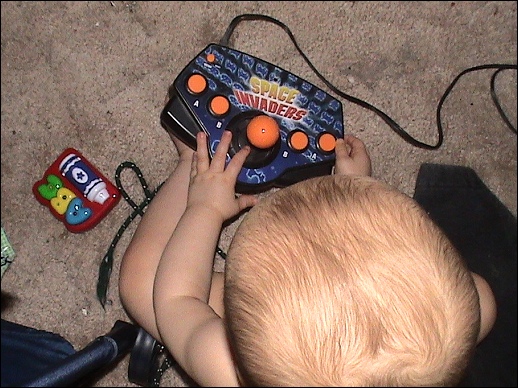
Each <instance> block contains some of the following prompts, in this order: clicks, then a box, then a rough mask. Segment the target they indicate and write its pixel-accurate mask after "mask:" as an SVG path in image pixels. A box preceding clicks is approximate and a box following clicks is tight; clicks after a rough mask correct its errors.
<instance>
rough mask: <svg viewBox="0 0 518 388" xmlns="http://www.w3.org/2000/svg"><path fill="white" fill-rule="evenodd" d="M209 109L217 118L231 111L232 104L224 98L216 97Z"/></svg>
mask: <svg viewBox="0 0 518 388" xmlns="http://www.w3.org/2000/svg"><path fill="white" fill-rule="evenodd" d="M209 108H210V111H211V112H212V114H214V115H215V116H223V115H224V114H226V113H227V112H228V111H229V110H230V102H229V101H228V98H226V97H224V96H214V98H213V99H212V100H210V104H209Z"/></svg>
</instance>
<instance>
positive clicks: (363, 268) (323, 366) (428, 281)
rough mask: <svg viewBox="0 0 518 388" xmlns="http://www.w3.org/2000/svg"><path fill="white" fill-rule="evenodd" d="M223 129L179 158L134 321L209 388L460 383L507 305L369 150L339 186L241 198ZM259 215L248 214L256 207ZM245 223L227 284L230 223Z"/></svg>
mask: <svg viewBox="0 0 518 388" xmlns="http://www.w3.org/2000/svg"><path fill="white" fill-rule="evenodd" d="M231 136H232V135H231V133H230V132H228V131H225V132H224V134H223V136H222V138H221V141H220V143H219V146H218V147H217V149H216V152H215V154H214V155H213V157H212V160H211V159H210V158H209V155H208V151H207V137H206V135H205V134H204V133H203V132H200V133H199V134H198V136H197V150H196V152H193V151H192V150H190V148H188V147H187V146H185V145H184V144H182V143H181V142H179V141H178V140H177V139H176V138H173V141H174V143H175V145H176V146H177V148H178V151H179V155H180V159H179V162H178V165H177V167H176V169H175V170H174V171H173V173H172V174H171V176H170V177H169V178H168V180H167V181H166V182H165V184H164V185H163V186H162V188H161V189H160V191H159V192H158V194H157V195H156V196H155V198H154V199H153V201H152V202H151V203H150V205H149V207H148V209H147V211H146V213H145V215H144V217H143V218H142V220H141V222H140V224H139V226H138V228H137V230H136V231H135V234H134V236H133V238H132V241H131V242H130V244H129V246H128V248H127V251H126V252H125V254H124V258H123V262H122V265H121V269H120V281H119V291H120V296H121V300H122V302H123V304H124V306H125V308H126V309H127V311H128V313H129V315H130V316H131V317H132V318H133V319H134V320H135V321H136V322H137V323H138V324H139V325H140V326H142V327H143V328H144V329H145V330H146V331H148V332H149V333H150V334H151V335H153V336H154V337H155V338H156V339H157V340H158V341H160V342H161V343H163V344H164V345H165V346H166V347H167V349H168V350H169V351H170V352H171V354H172V356H173V357H174V358H175V359H176V361H177V362H178V363H179V365H180V366H181V367H182V368H183V369H184V370H185V372H187V373H188V374H189V375H190V376H191V377H192V378H193V379H194V380H195V381H196V382H197V383H198V384H200V385H202V386H240V385H241V386H247V385H252V386H253V385H264V386H366V385H375V386H410V385H420V386H432V385H455V384H457V383H458V382H459V381H460V379H461V378H462V376H463V373H464V371H465V369H466V367H467V365H468V363H469V361H470V359H471V356H472V354H473V352H474V350H475V347H476V345H477V344H478V343H479V342H480V341H481V340H482V339H483V338H484V337H485V336H486V335H487V334H488V332H489V331H490V330H491V328H492V326H493V324H494V321H495V318H496V307H495V301H494V297H493V294H492V292H491V289H490V288H489V286H488V284H487V282H486V281H485V280H484V279H482V278H481V277H480V276H478V275H476V274H474V273H472V272H470V271H469V269H468V268H467V267H466V264H465V262H464V260H463V258H462V257H461V256H460V255H459V253H458V252H457V251H456V250H455V248H454V247H453V246H452V244H451V243H450V241H449V240H448V238H447V237H446V236H445V235H444V233H443V232H442V231H441V230H440V229H439V228H438V227H437V226H436V225H435V224H434V223H433V222H432V221H431V220H430V218H429V217H428V216H427V214H426V212H424V211H423V210H422V209H421V208H420V207H419V205H418V204H417V203H416V202H415V201H414V200H413V199H411V198H410V197H408V196H406V195H405V194H403V193H401V192H399V191H397V190H395V189H394V188H392V187H390V186H388V185H386V184H384V183H382V182H380V181H377V180H375V179H373V178H371V177H370V175H371V162H370V158H369V155H368V153H367V151H366V149H365V145H364V144H363V142H362V141H360V140H359V139H357V138H355V137H354V136H351V135H348V136H346V137H345V138H344V139H338V140H337V142H336V162H335V168H334V174H333V175H329V176H324V177H318V178H312V179H307V180H305V181H302V182H299V183H296V184H293V185H291V186H289V187H286V188H282V189H280V190H278V191H275V192H273V193H271V194H269V195H267V196H266V197H265V198H262V199H261V200H258V198H257V197H256V196H252V195H236V193H235V184H236V179H237V176H238V174H239V171H240V170H241V168H242V165H243V163H244V161H245V159H246V157H247V155H248V153H249V152H250V150H249V149H248V148H247V147H245V148H243V149H242V150H241V151H239V152H238V153H237V154H236V155H234V157H233V158H232V159H231V160H230V161H229V162H228V163H227V151H228V147H229V144H230V142H231ZM249 208H251V209H250V210H249V211H248V209H249ZM244 211H248V212H247V213H246V214H245V215H244V217H243V220H242V222H241V223H240V225H239V227H238V228H237V230H236V233H235V236H234V237H233V240H232V243H231V244H230V247H229V250H228V255H227V259H226V263H225V272H224V273H218V272H213V266H214V252H215V249H216V247H217V244H218V240H219V236H220V232H221V228H222V226H223V223H224V222H225V221H227V220H229V219H231V218H233V217H236V216H238V215H240V214H241V213H242V212H244Z"/></svg>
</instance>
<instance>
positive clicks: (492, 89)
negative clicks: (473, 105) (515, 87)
mask: <svg viewBox="0 0 518 388" xmlns="http://www.w3.org/2000/svg"><path fill="white" fill-rule="evenodd" d="M514 68H515V69H516V66H515V67H514ZM502 70H505V69H502V68H500V69H498V70H497V71H495V72H494V73H493V76H492V77H491V87H490V90H491V98H492V99H493V102H494V103H495V106H496V109H497V110H498V113H500V117H502V120H504V122H505V123H506V124H507V126H508V127H509V129H510V130H511V131H513V132H514V133H516V127H515V126H514V125H513V124H511V121H510V120H509V117H508V116H507V115H506V114H505V112H504V110H503V108H502V105H501V104H500V101H499V100H498V97H497V96H496V91H495V79H496V76H497V75H498V73H500V72H501V71H502Z"/></svg>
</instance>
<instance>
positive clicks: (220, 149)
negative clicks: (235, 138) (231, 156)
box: [211, 131, 232, 171]
mask: <svg viewBox="0 0 518 388" xmlns="http://www.w3.org/2000/svg"><path fill="white" fill-rule="evenodd" d="M231 139H232V132H230V131H223V134H222V135H221V140H220V141H219V144H218V146H217V147H216V151H215V152H214V156H213V157H212V163H211V168H212V169H215V170H216V171H223V170H224V169H225V163H226V161H227V153H228V147H229V146H230V140H231Z"/></svg>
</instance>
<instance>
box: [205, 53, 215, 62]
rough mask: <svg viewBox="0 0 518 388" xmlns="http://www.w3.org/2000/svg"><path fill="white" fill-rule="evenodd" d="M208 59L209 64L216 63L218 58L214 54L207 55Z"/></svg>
mask: <svg viewBox="0 0 518 388" xmlns="http://www.w3.org/2000/svg"><path fill="white" fill-rule="evenodd" d="M206 59H207V62H209V63H213V62H215V61H216V56H215V55H214V54H212V53H211V54H207V57H206Z"/></svg>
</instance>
